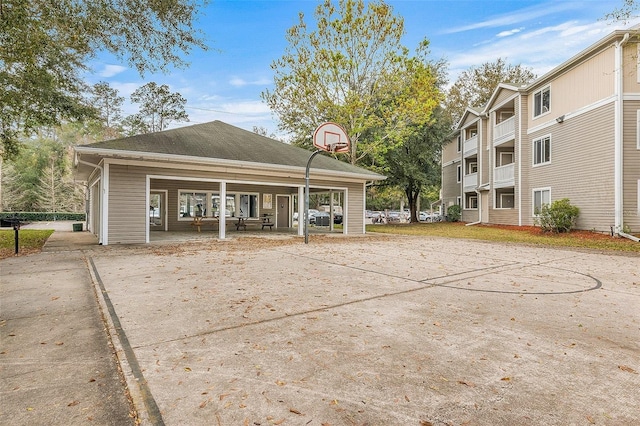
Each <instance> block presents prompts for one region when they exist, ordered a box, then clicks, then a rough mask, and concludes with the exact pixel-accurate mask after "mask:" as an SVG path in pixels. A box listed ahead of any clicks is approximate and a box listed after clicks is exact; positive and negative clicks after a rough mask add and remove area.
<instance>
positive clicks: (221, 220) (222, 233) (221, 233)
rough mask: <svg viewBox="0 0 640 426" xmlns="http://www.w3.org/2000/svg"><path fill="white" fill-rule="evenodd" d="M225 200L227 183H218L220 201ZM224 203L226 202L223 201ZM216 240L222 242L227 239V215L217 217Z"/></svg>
mask: <svg viewBox="0 0 640 426" xmlns="http://www.w3.org/2000/svg"><path fill="white" fill-rule="evenodd" d="M226 199H227V182H226V181H224V180H223V181H221V182H220V200H226ZM225 203H226V201H225ZM218 238H219V239H221V240H224V239H225V238H227V215H226V214H223V215H218Z"/></svg>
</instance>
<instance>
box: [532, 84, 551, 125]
mask: <svg viewBox="0 0 640 426" xmlns="http://www.w3.org/2000/svg"><path fill="white" fill-rule="evenodd" d="M544 91H548V92H549V108H548V109H547V110H546V111H542V112H540V114H538V115H536V94H538V93H540V109H542V99H543V97H542V93H543V92H544ZM531 100H532V104H531V106H532V108H531V118H532V119H533V120H537V119H538V118H540V117H544V116H545V115H547V114H550V113H551V84H547V85H546V86H544V87H542V88H540V89H538V90H536V91H534V92H533V93H532V94H531Z"/></svg>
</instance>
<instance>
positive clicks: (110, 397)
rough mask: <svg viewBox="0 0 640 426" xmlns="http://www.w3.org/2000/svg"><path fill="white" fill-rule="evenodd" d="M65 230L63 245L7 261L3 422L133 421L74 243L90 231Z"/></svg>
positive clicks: (1, 270)
mask: <svg viewBox="0 0 640 426" xmlns="http://www.w3.org/2000/svg"><path fill="white" fill-rule="evenodd" d="M63 234H67V235H66V237H69V240H68V244H67V245H66V248H65V249H64V250H62V251H61V250H54V251H52V252H43V253H40V254H35V255H29V256H18V257H12V258H8V259H4V260H0V383H1V386H0V424H3V425H86V424H96V425H126V424H133V421H134V420H133V418H132V417H130V412H131V408H130V407H131V405H130V403H129V401H128V397H127V390H126V387H125V385H124V381H123V380H122V379H121V375H120V374H119V373H118V364H117V362H116V359H115V356H114V352H113V348H112V346H111V343H110V340H109V337H108V335H107V333H106V330H105V326H104V323H103V320H102V316H101V313H100V310H99V308H98V306H99V305H98V303H97V301H96V296H95V292H94V286H93V284H92V281H91V276H90V275H89V270H88V268H87V264H86V261H85V256H84V254H83V252H82V251H77V250H71V249H72V248H73V247H74V244H76V243H77V241H76V240H75V239H76V237H78V235H74V234H82V233H71V232H63ZM53 235H54V236H57V237H60V235H59V233H58V232H55V233H54V234H53ZM55 240H56V239H55V238H54V241H55ZM62 240H64V238H62ZM58 241H60V239H58ZM62 245H64V244H62ZM58 249H60V246H58Z"/></svg>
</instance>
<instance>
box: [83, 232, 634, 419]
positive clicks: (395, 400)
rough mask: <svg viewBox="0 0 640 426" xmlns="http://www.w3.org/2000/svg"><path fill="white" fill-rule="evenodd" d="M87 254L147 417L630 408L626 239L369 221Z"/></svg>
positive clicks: (563, 414) (452, 414) (610, 414)
mask: <svg viewBox="0 0 640 426" xmlns="http://www.w3.org/2000/svg"><path fill="white" fill-rule="evenodd" d="M86 256H87V259H88V267H89V269H90V271H91V273H92V275H93V278H94V280H95V282H96V283H97V284H96V285H98V286H100V292H101V293H102V294H103V295H105V296H106V297H105V298H104V300H102V301H101V304H102V307H103V309H104V310H105V313H106V316H107V317H109V318H110V320H109V321H110V323H111V326H110V329H111V332H112V333H113V332H114V331H115V329H118V328H119V327H121V328H122V330H123V331H124V333H120V336H122V337H126V340H124V341H122V339H117V338H114V340H115V345H116V347H117V349H118V356H119V357H120V359H121V360H122V362H123V366H124V367H123V370H124V372H125V375H126V376H127V380H128V383H129V388H130V391H131V394H132V397H133V400H134V403H135V405H136V407H137V409H138V411H139V413H140V417H141V419H142V421H143V422H144V423H146V424H163V423H164V424H167V425H281V424H282V425H317V426H320V425H542V424H544V425H589V424H599V425H631V424H637V423H638V422H639V421H640V399H639V398H640V397H639V396H638V395H640V394H639V391H638V389H640V375H639V374H638V372H640V308H639V306H640V266H639V264H640V262H639V261H640V257H639V256H638V255H617V254H601V253H597V252H593V251H575V250H566V249H548V248H539V247H532V246H522V245H509V244H496V243H485V242H478V241H465V240H449V239H439V238H416V237H386V236H375V235H371V234H369V235H367V236H364V237H361V238H357V237H356V238H354V237H351V238H344V237H341V236H340V237H331V236H312V238H311V239H310V243H309V244H308V245H305V244H303V242H302V240H301V239H300V238H279V237H278V236H276V235H274V236H272V237H271V238H259V237H245V238H237V239H234V240H231V241H224V242H220V241H216V240H203V241H199V242H189V243H188V244H163V245H152V246H145V247H141V246H137V247H112V246H109V247H101V248H99V249H95V250H91V251H86ZM109 311H110V313H109ZM114 327H115V328H114ZM114 334H115V333H114Z"/></svg>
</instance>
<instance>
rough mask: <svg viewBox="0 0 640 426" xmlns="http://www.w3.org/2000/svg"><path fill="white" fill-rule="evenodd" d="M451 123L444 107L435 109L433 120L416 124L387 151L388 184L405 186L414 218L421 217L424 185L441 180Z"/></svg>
mask: <svg viewBox="0 0 640 426" xmlns="http://www.w3.org/2000/svg"><path fill="white" fill-rule="evenodd" d="M450 132H451V123H450V121H449V119H448V117H447V116H446V114H445V113H444V111H443V110H442V108H438V109H437V110H436V111H435V112H434V119H433V121H432V122H431V123H430V124H428V125H425V126H420V127H415V128H414V131H413V133H412V134H411V135H410V136H408V137H407V138H406V139H405V141H404V142H403V143H402V145H400V146H399V147H397V148H396V149H394V150H391V151H389V152H388V153H387V155H386V164H385V173H386V174H387V176H388V177H387V179H386V180H385V181H384V184H385V185H394V186H398V187H399V188H402V189H403V191H404V193H405V195H406V197H407V200H408V201H409V210H410V212H411V222H417V221H418V200H419V199H420V193H421V191H422V190H423V189H426V188H428V187H433V186H438V185H439V184H440V175H441V173H440V172H441V169H440V154H441V152H442V145H443V143H444V142H445V141H446V136H447V134H449V133H450Z"/></svg>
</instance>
